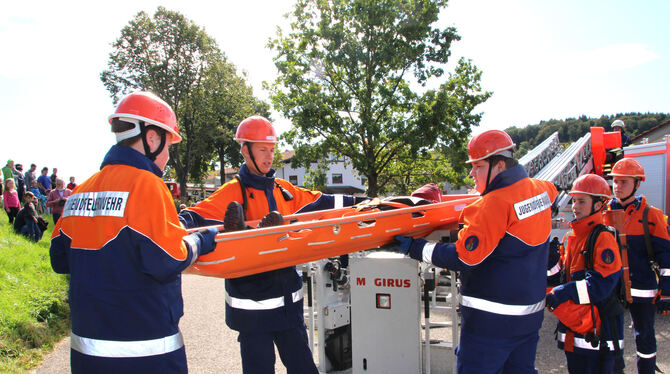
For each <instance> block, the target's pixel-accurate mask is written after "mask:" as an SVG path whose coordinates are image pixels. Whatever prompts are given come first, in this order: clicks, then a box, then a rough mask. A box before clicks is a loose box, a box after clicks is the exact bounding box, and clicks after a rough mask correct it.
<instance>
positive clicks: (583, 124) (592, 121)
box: [505, 113, 670, 158]
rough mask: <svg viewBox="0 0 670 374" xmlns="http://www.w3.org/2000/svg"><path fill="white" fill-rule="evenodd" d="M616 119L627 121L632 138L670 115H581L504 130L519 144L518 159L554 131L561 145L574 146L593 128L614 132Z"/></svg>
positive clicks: (666, 119) (627, 127) (667, 118)
mask: <svg viewBox="0 0 670 374" xmlns="http://www.w3.org/2000/svg"><path fill="white" fill-rule="evenodd" d="M615 119H620V120H622V121H624V123H625V124H626V127H625V130H626V134H628V135H629V136H630V137H631V138H632V137H634V136H635V135H637V134H639V133H642V132H644V131H646V130H649V129H650V128H652V127H654V126H657V125H659V124H661V123H662V122H665V121H668V120H670V113H624V114H615V115H612V116H601V117H600V118H589V117H586V116H580V117H579V118H568V119H564V120H556V119H552V120H549V121H542V122H540V123H539V124H537V125H528V126H526V127H522V128H518V127H510V128H507V129H505V131H506V132H507V133H508V134H509V135H510V136H511V137H512V139H513V140H514V143H516V145H517V152H516V155H515V156H516V157H517V158H520V157H521V156H523V155H524V154H526V152H528V151H529V150H531V149H533V147H535V146H536V145H538V144H540V143H541V142H542V141H543V140H544V139H546V138H547V137H548V136H549V135H551V134H553V133H554V132H555V131H558V139H559V141H560V142H561V143H572V142H573V141H575V140H577V139H579V138H580V137H582V136H583V135H584V134H586V133H587V132H589V129H590V128H591V127H593V126H599V127H604V128H605V131H612V128H611V127H610V125H611V124H612V122H613V121H614V120H615Z"/></svg>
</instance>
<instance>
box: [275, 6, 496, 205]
mask: <svg viewBox="0 0 670 374" xmlns="http://www.w3.org/2000/svg"><path fill="white" fill-rule="evenodd" d="M446 4H447V0H329V1H326V0H298V1H297V4H296V6H295V9H294V11H293V12H292V14H291V21H292V23H291V28H290V31H289V32H288V33H284V32H283V31H281V30H280V31H278V35H277V37H276V38H274V39H273V40H271V41H270V43H269V46H270V47H271V48H273V49H274V50H275V51H276V57H275V65H276V66H277V68H278V70H279V76H278V78H277V79H276V81H275V82H274V85H273V91H272V96H271V97H272V100H273V103H274V105H275V107H276V108H277V109H278V110H279V111H280V112H282V113H283V114H284V116H286V117H287V118H290V119H291V120H292V122H293V126H294V127H293V128H292V129H291V130H289V131H288V132H286V133H285V134H284V139H285V140H286V141H287V142H288V143H289V144H291V145H292V146H293V147H294V148H296V156H295V158H296V160H298V161H302V164H303V165H306V164H307V163H308V162H309V161H314V160H315V157H320V158H327V157H328V154H337V155H344V156H347V157H348V158H349V159H350V160H351V162H352V166H353V167H354V168H355V169H356V170H357V171H358V172H360V173H361V174H362V175H364V176H365V177H366V178H367V181H368V190H367V193H368V194H369V195H377V194H381V193H384V192H386V191H388V190H391V189H390V188H388V187H389V186H387V184H389V183H394V182H393V181H394V180H397V178H398V177H399V175H398V174H397V173H396V172H395V171H394V168H392V166H393V165H394V164H397V163H401V164H405V165H406V166H411V165H412V164H413V160H412V159H413V158H415V157H419V156H421V157H424V158H426V159H428V158H430V157H434V156H432V155H434V154H435V153H438V154H439V155H441V158H440V159H441V160H443V162H445V163H448V162H449V161H450V163H451V165H453V167H452V168H453V169H455V170H457V171H461V172H462V171H463V170H464V167H463V166H462V161H463V160H464V159H465V147H464V144H465V142H466V140H467V138H468V136H469V135H470V132H471V130H470V129H471V127H472V126H476V125H477V124H478V123H479V120H480V115H479V114H474V113H473V110H474V108H475V107H476V106H477V105H478V104H480V103H482V102H484V101H485V100H486V99H487V98H488V97H489V96H490V93H489V92H484V91H482V89H481V86H480V75H481V73H480V71H479V70H478V69H477V68H476V67H475V66H474V65H473V64H472V63H470V62H469V61H467V60H465V59H461V60H460V61H459V62H458V63H457V64H456V68H455V69H454V72H453V73H451V74H449V75H448V76H446V77H445V74H444V70H443V69H444V66H445V64H446V63H447V62H448V59H449V56H450V47H451V43H452V42H454V41H456V40H458V39H459V36H458V35H457V33H456V30H455V29H454V28H451V27H447V28H444V29H439V28H435V27H433V24H434V23H435V22H436V21H437V20H438V15H439V13H440V10H442V9H443V8H445V7H446ZM436 80H439V81H437V83H439V82H442V84H440V85H439V87H438V88H435V89H428V88H426V87H427V84H428V83H433V82H435V81H436ZM436 86H437V84H436ZM408 156H409V157H408ZM436 179H439V177H438V176H436ZM410 184H413V183H410Z"/></svg>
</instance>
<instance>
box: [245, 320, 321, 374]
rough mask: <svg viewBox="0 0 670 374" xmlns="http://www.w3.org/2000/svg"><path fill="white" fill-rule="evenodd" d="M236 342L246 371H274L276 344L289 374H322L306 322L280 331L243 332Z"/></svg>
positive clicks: (271, 373) (253, 373) (252, 373)
mask: <svg viewBox="0 0 670 374" xmlns="http://www.w3.org/2000/svg"><path fill="white" fill-rule="evenodd" d="M237 341H238V342H240V352H241V354H242V371H243V372H244V374H274V372H275V349H274V346H275V345H276V346H277V351H278V352H279V358H280V359H281V362H282V363H283V364H284V366H285V367H286V372H287V373H288V374H319V371H318V370H317V368H316V365H315V364H314V358H313V357H312V351H310V349H309V340H308V339H307V332H306V331H305V325H302V326H296V327H294V328H291V329H288V330H281V331H255V332H240V334H239V336H238V337H237Z"/></svg>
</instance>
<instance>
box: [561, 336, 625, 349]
mask: <svg viewBox="0 0 670 374" xmlns="http://www.w3.org/2000/svg"><path fill="white" fill-rule="evenodd" d="M558 341H559V342H561V343H565V333H560V334H559V335H558ZM607 346H608V347H609V349H610V351H614V341H613V340H608V341H607ZM575 347H577V348H581V349H588V350H590V351H597V350H600V343H598V345H596V347H595V348H594V347H593V346H592V345H591V343H589V342H587V341H586V340H584V338H578V337H576V336H575ZM619 348H620V349H623V340H619Z"/></svg>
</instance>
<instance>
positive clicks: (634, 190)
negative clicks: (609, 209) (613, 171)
mask: <svg viewBox="0 0 670 374" xmlns="http://www.w3.org/2000/svg"><path fill="white" fill-rule="evenodd" d="M638 182H639V179H637V178H635V187H633V191H632V192H631V193H630V195H628V196H626V197H624V198H623V199H621V205H623V203H624V201H628V199H630V198H631V197H632V196H635V192H637V188H638V187H639V186H640V184H639V183H638Z"/></svg>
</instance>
